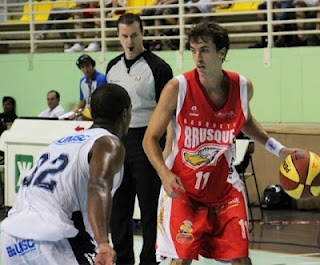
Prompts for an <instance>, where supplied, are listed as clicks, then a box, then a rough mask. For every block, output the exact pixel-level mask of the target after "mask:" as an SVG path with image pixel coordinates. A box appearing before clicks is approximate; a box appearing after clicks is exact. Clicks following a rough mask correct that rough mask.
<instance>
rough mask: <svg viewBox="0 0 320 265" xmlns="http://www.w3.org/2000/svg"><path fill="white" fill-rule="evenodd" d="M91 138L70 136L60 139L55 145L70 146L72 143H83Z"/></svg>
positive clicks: (87, 136)
mask: <svg viewBox="0 0 320 265" xmlns="http://www.w3.org/2000/svg"><path fill="white" fill-rule="evenodd" d="M89 137H90V136H89V135H85V134H80V135H70V136H65V137H62V138H60V139H59V140H57V141H55V142H54V143H55V144H58V145H63V144H70V143H82V142H83V141H85V140H86V139H88V138H89Z"/></svg>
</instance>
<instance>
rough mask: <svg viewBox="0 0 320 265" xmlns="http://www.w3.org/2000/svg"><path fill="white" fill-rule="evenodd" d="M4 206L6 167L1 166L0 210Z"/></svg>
mask: <svg viewBox="0 0 320 265" xmlns="http://www.w3.org/2000/svg"><path fill="white" fill-rule="evenodd" d="M3 205H4V165H0V208H1V207H2V206H3Z"/></svg>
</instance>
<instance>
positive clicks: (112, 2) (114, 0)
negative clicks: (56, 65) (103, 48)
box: [64, 0, 126, 52]
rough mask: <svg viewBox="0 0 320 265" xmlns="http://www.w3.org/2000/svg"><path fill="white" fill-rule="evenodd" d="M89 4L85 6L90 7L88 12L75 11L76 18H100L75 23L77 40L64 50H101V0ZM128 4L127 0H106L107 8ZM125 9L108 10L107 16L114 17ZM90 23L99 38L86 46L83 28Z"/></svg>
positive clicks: (95, 35) (96, 37)
mask: <svg viewBox="0 0 320 265" xmlns="http://www.w3.org/2000/svg"><path fill="white" fill-rule="evenodd" d="M86 5H87V6H86V7H85V8H87V9H89V10H88V11H86V12H77V13H74V19H90V18H91V19H92V18H93V19H99V20H97V21H90V20H89V21H88V22H87V23H86V24H84V23H83V22H76V23H75V24H74V28H75V29H76V30H78V31H77V32H76V39H77V42H76V43H75V44H74V45H73V46H72V47H71V48H68V49H65V50H64V52H82V51H86V52H97V51H100V44H99V38H100V31H101V30H100V28H101V24H100V8H99V2H90V4H86ZM125 5H126V0H106V1H105V7H106V8H118V7H122V6H125ZM124 12H125V10H121V11H114V10H113V9H110V10H107V12H106V17H112V16H113V15H114V14H121V13H124ZM87 25H89V26H90V27H91V28H95V29H96V31H95V32H94V38H95V39H97V40H96V41H94V42H91V43H90V44H89V45H88V46H87V47H86V48H85V46H84V45H83V40H82V39H83V35H84V32H83V30H82V29H83V28H84V27H87Z"/></svg>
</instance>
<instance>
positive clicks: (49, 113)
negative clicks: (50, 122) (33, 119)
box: [38, 105, 64, 118]
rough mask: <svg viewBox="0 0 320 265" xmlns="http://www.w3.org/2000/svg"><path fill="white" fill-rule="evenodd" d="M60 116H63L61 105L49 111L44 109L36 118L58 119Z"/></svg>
mask: <svg viewBox="0 0 320 265" xmlns="http://www.w3.org/2000/svg"><path fill="white" fill-rule="evenodd" d="M62 114H64V108H63V107H62V106H61V105H58V106H56V107H55V108H54V109H50V108H48V109H45V110H44V111H42V112H41V113H40V114H39V115H38V117H44V118H54V117H59V116H61V115H62Z"/></svg>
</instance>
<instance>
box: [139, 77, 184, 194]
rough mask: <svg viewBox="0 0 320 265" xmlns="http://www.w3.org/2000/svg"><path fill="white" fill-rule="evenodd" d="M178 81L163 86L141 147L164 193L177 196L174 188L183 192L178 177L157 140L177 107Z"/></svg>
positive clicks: (173, 80)
mask: <svg viewBox="0 0 320 265" xmlns="http://www.w3.org/2000/svg"><path fill="white" fill-rule="evenodd" d="M178 90H179V82H178V80H177V79H171V80H170V81H169V82H168V83H167V84H166V86H165V87H164V89H163V91H162V93H161V97H160V99H159V102H158V104H157V107H156V108H155V110H154V112H153V114H152V116H151V118H150V122H149V124H148V128H147V130H146V133H145V136H144V139H143V148H144V151H145V152H146V154H147V156H148V158H149V160H150V162H151V164H152V165H153V167H154V168H155V169H156V171H157V173H158V175H159V177H160V179H161V181H162V185H163V187H164V189H165V191H166V193H167V194H168V195H169V196H170V197H173V198H175V197H177V196H178V194H177V193H176V192H175V189H178V190H180V191H182V192H184V191H185V190H184V188H183V186H182V184H181V181H180V179H179V178H178V177H177V176H176V175H175V174H173V173H172V172H171V171H170V170H169V169H168V167H167V166H166V165H165V162H164V159H163V155H162V150H161V148H160V145H159V140H160V138H161V136H162V135H163V134H164V132H165V130H166V129H167V126H168V124H169V123H170V120H171V119H172V117H173V115H174V112H175V109H176V107H177V97H178Z"/></svg>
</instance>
